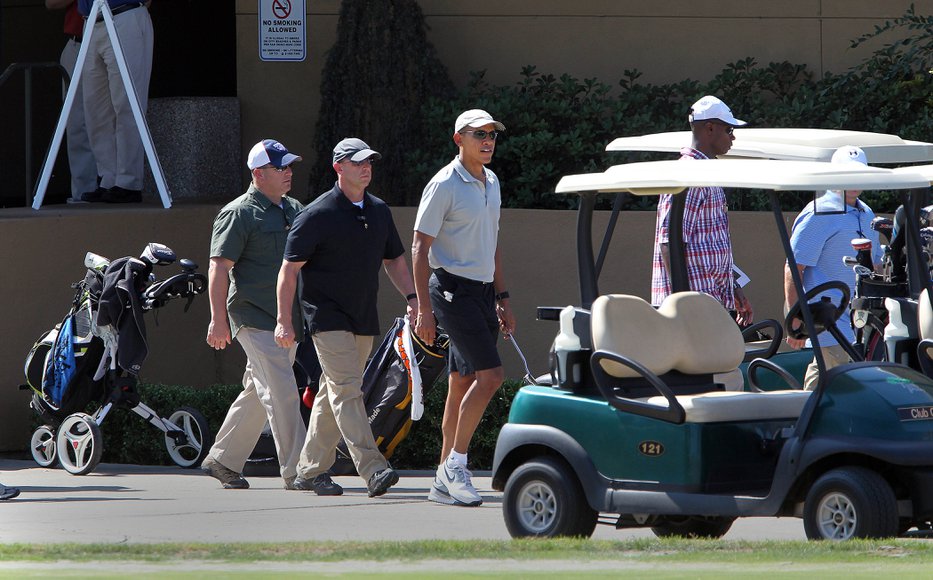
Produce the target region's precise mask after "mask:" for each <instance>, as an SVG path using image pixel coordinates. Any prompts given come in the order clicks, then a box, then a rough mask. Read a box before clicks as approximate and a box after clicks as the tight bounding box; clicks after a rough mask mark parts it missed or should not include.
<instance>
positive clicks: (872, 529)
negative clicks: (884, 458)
mask: <svg viewBox="0 0 933 580" xmlns="http://www.w3.org/2000/svg"><path fill="white" fill-rule="evenodd" d="M803 511H804V513H803V527H804V530H805V531H806V534H807V538H809V539H811V540H849V539H852V538H893V537H895V536H897V533H898V531H899V528H900V518H899V517H898V513H897V498H896V497H895V495H894V490H893V489H891V486H890V485H889V484H888V482H887V481H885V479H884V478H883V477H881V475H879V474H878V473H876V472H874V471H872V470H870V469H866V468H864V467H843V468H839V469H834V470H832V471H829V472H827V473H825V474H823V475H822V476H821V477H820V478H819V479H817V480H816V483H814V484H813V487H811V488H810V491H809V492H808V493H807V499H806V501H805V502H804V508H803Z"/></svg>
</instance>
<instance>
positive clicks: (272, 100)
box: [236, 0, 933, 188]
mask: <svg viewBox="0 0 933 580" xmlns="http://www.w3.org/2000/svg"><path fill="white" fill-rule="evenodd" d="M419 3H420V5H421V7H422V10H423V12H424V14H425V18H426V21H427V24H428V27H429V30H428V39H429V40H430V41H431V42H432V43H433V44H434V47H435V48H436V49H437V52H438V55H439V57H440V59H441V61H442V62H443V63H444V64H445V65H446V66H447V69H448V72H449V74H450V77H451V79H452V80H453V81H454V83H455V84H457V85H459V86H463V85H464V84H465V83H466V82H467V80H468V79H469V73H470V72H471V71H480V70H485V71H486V78H487V79H488V80H489V81H490V82H491V83H497V84H498V83H512V82H514V81H516V80H517V79H518V77H519V73H520V71H521V69H522V67H523V66H525V65H535V66H537V69H538V71H540V72H544V73H554V74H562V73H570V74H573V75H574V76H576V77H579V78H589V77H594V78H597V79H599V80H600V81H602V82H605V83H607V84H609V85H611V86H616V85H617V83H618V81H619V79H621V78H622V75H623V72H624V71H625V70H626V69H637V70H639V71H640V72H641V73H642V77H641V80H642V81H643V82H647V83H668V82H677V81H680V80H683V79H686V78H691V79H697V80H701V81H704V80H708V79H710V78H711V77H712V76H714V75H715V74H717V73H718V72H720V71H721V70H722V69H723V68H724V67H725V66H726V65H727V64H729V63H732V62H735V61H738V60H740V59H744V58H745V57H749V56H750V57H753V58H755V59H756V60H757V61H758V63H759V64H761V65H766V64H767V63H769V62H780V61H789V62H791V63H794V64H805V65H807V67H808V68H809V70H810V71H812V72H813V74H814V75H816V76H821V75H823V74H824V73H825V72H840V71H843V70H845V69H847V68H849V67H850V66H852V65H854V64H857V63H858V62H860V61H861V60H862V59H864V58H865V57H866V56H868V55H870V54H871V52H872V50H873V49H874V48H877V45H873V44H867V45H865V46H863V47H859V48H858V49H851V48H849V45H850V41H851V40H852V39H854V38H856V37H858V36H860V35H862V34H865V33H867V32H869V31H871V30H873V29H874V27H875V26H876V25H878V24H880V23H882V22H883V21H884V20H886V19H891V18H896V17H898V16H900V15H902V14H903V13H904V11H905V10H906V9H907V8H908V7H909V6H910V4H911V3H913V4H915V6H916V9H917V12H918V13H920V14H930V13H931V12H933V0H886V1H884V2H878V1H877V0H784V1H782V2H748V1H746V0H711V1H708V2H697V1H696V0H665V1H663V2H645V1H644V0H578V1H573V2H571V1H569V0H507V1H502V0H472V1H470V2H453V1H450V0H420V2H419ZM306 6H307V31H308V38H307V59H306V60H305V61H304V62H300V63H280V62H261V61H260V60H259V49H258V22H257V19H258V14H257V2H256V1H255V0H237V3H236V9H237V38H238V40H237V66H238V78H237V82H238V94H239V97H240V100H241V103H242V115H243V116H242V122H243V139H242V146H243V155H244V158H245V155H246V152H247V151H248V150H249V148H250V146H252V144H253V143H256V142H257V141H259V140H260V139H261V138H263V137H266V136H275V137H276V138H278V139H280V140H281V141H282V142H283V143H285V144H286V145H287V146H288V147H289V148H292V149H295V150H297V151H299V152H304V153H308V154H310V153H311V152H312V143H313V133H314V127H315V123H316V119H317V114H318V110H319V108H320V79H321V69H322V67H323V64H324V61H325V60H324V59H325V56H326V53H327V51H328V50H329V49H330V48H331V46H333V44H334V41H335V40H336V36H337V30H336V28H337V20H338V14H339V9H340V2H339V0H306ZM698 97H699V95H698ZM723 98H724V99H725V100H726V101H727V102H728V95H723ZM504 121H505V122H506V124H508V120H507V119H504ZM509 128H510V130H512V132H515V131H520V127H513V126H511V125H510V126H509ZM620 136H621V135H620ZM361 137H363V138H365V135H361ZM604 145H605V144H604V143H594V144H593V146H594V147H599V148H602V147H603V146H604ZM244 179H245V178H244ZM307 180H308V166H307V165H306V166H305V167H301V168H299V169H298V170H296V172H295V183H296V184H297V185H296V188H300V187H301V185H300V184H305V183H307Z"/></svg>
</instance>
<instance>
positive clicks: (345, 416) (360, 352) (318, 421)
mask: <svg viewBox="0 0 933 580" xmlns="http://www.w3.org/2000/svg"><path fill="white" fill-rule="evenodd" d="M313 338H314V348H315V349H316V350H317V354H318V358H319V359H320V361H321V369H322V371H323V372H322V374H321V381H320V388H319V389H318V393H317V396H316V397H315V398H314V407H313V408H312V409H311V420H310V422H309V423H308V435H307V437H306V438H305V445H304V448H303V449H302V450H301V459H300V460H299V462H298V476H299V477H300V478H301V479H306V480H307V479H314V478H315V477H317V476H318V475H320V474H322V473H324V472H325V471H327V470H328V469H330V467H331V466H332V465H333V464H334V460H335V459H336V457H337V444H338V443H340V438H341V437H343V440H344V441H345V442H346V443H347V449H348V450H349V451H350V457H351V459H353V465H355V466H356V471H357V473H359V474H360V476H361V477H362V478H363V479H364V480H365V481H369V478H370V477H372V475H373V474H374V473H376V472H377V471H381V470H383V469H385V468H386V467H388V463H387V462H386V460H385V458H384V457H383V456H382V453H380V452H379V448H378V447H377V446H376V440H375V439H374V438H373V432H372V429H371V428H370V426H369V419H368V417H367V416H366V406H365V405H364V404H363V393H362V391H361V390H360V389H361V387H362V384H363V369H364V368H365V366H366V358H367V357H368V356H369V352H370V350H372V346H373V337H371V336H357V335H354V334H353V333H350V332H345V331H330V332H318V333H316V334H315V335H314V337H313Z"/></svg>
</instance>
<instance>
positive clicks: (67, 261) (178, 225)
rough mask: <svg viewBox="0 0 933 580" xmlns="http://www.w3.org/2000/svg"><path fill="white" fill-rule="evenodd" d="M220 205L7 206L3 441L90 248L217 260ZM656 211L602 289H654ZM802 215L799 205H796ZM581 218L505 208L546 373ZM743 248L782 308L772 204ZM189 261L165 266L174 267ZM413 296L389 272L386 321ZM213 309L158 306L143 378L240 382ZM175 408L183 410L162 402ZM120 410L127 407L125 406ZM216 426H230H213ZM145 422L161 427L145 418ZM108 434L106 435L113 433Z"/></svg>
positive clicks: (765, 293)
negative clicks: (34, 356)
mask: <svg viewBox="0 0 933 580" xmlns="http://www.w3.org/2000/svg"><path fill="white" fill-rule="evenodd" d="M219 209H220V206H219V205H187V204H180V205H176V206H175V207H173V208H172V209H169V210H164V209H160V208H157V207H144V208H134V209H125V208H111V207H102V206H97V205H95V206H93V207H88V206H85V207H75V206H49V207H46V208H43V209H42V210H41V211H39V212H35V211H33V210H30V209H7V210H3V212H0V264H3V268H4V275H3V276H2V277H0V296H3V297H4V301H5V307H4V315H3V316H2V317H0V336H2V337H3V348H2V349H0V377H3V389H5V394H4V395H3V405H0V452H3V451H22V450H25V449H26V448H27V446H28V442H29V436H30V434H31V425H32V422H33V413H32V411H31V410H30V409H29V406H28V405H29V398H30V396H31V391H19V390H17V388H16V387H17V385H19V384H22V383H24V382H25V379H24V377H23V363H24V360H25V358H26V354H27V353H28V352H29V349H30V348H31V347H32V345H33V343H34V341H35V340H36V339H37V338H38V337H39V336H40V335H41V334H42V333H44V332H45V331H46V330H48V329H49V328H51V327H52V326H54V325H55V324H56V323H58V322H60V321H61V319H62V318H63V317H64V316H65V314H66V313H67V311H68V308H69V306H70V304H71V300H72V298H73V296H74V291H73V290H72V289H71V287H70V285H71V283H72V282H76V281H78V280H80V279H82V278H83V277H84V272H85V269H84V266H83V263H84V255H85V253H86V252H87V251H93V252H95V253H98V254H101V255H103V256H107V257H109V258H118V257H121V256H125V255H138V253H139V252H140V251H141V250H142V249H143V247H144V246H145V244H146V243H147V242H151V241H155V242H161V243H164V244H166V245H168V246H169V247H171V248H172V249H173V250H175V252H176V253H177V254H178V256H179V257H187V258H191V259H193V260H194V261H195V262H197V263H198V264H199V265H200V266H201V270H202V271H205V272H206V270H207V263H208V250H209V245H210V232H211V224H212V223H213V220H214V216H215V215H216V213H217V211H218V210H219ZM393 213H394V215H395V221H396V225H397V227H398V229H399V232H400V233H401V235H402V241H403V243H404V244H405V246H406V247H409V248H410V247H411V236H412V226H413V225H414V219H415V208H395V209H394V210H393ZM608 214H609V212H605V211H603V212H597V214H596V216H595V220H594V230H595V232H596V235H595V243H596V244H597V247H598V244H599V243H600V240H601V238H602V231H603V229H604V228H605V225H606V223H607V220H608ZM654 216H655V214H654V212H630V213H624V214H623V215H622V216H621V218H620V221H619V224H618V227H617V229H616V236H615V238H614V240H613V244H612V247H611V249H610V252H609V255H608V257H607V260H606V265H605V267H604V272H603V276H602V279H601V284H600V291H601V292H602V293H610V292H621V293H628V294H635V295H638V296H642V297H644V298H648V297H649V292H650V281H651V251H652V245H653V240H654ZM786 218H787V219H788V220H792V219H793V216H792V215H788V216H786ZM576 219H577V214H576V212H573V211H555V210H509V209H507V210H504V211H503V214H502V221H501V235H500V240H501V244H502V252H503V258H504V260H503V263H504V264H505V274H506V279H507V281H508V286H509V291H510V292H511V294H512V305H513V309H514V311H515V314H516V317H517V329H516V337H517V339H518V343H519V345H520V346H521V348H522V350H523V351H524V353H525V355H526V356H527V358H528V363H529V365H530V366H531V370H532V372H533V373H534V374H535V375H538V374H542V373H545V372H547V370H548V367H547V353H548V350H549V348H550V344H551V341H552V340H553V338H554V335H555V334H556V333H557V326H556V323H554V322H541V321H537V320H535V316H536V308H537V307H538V306H566V305H568V304H579V301H580V300H579V295H580V289H579V282H578V276H577V269H576V268H577V266H576ZM731 223H732V235H733V239H734V240H735V241H734V244H735V259H736V263H738V264H739V265H740V266H741V267H742V268H743V269H744V270H745V271H746V272H747V273H748V274H749V276H750V277H751V279H752V282H751V284H750V285H749V286H748V288H747V294H748V296H749V298H750V300H751V301H752V303H753V305H754V307H755V312H756V318H759V319H760V318H769V317H771V318H773V317H777V316H780V314H781V312H780V310H781V303H782V300H783V297H782V294H781V292H782V290H781V271H782V265H783V259H784V258H783V254H782V253H781V251H780V245H779V243H778V240H777V235H776V231H775V226H774V220H773V217H772V216H771V215H770V214H769V213H742V212H733V213H732V214H731ZM177 271H178V268H177V266H166V267H164V268H158V269H157V270H156V274H157V275H159V276H160V277H164V276H167V275H170V274H173V273H175V272H177ZM404 308H405V305H404V299H403V298H402V297H401V296H399V295H398V292H396V291H395V289H394V287H393V286H392V284H391V283H390V282H389V280H388V279H387V278H386V277H385V276H383V279H382V283H381V292H380V297H379V312H380V314H381V318H382V328H383V330H385V329H387V328H388V326H389V324H390V323H391V321H392V319H394V318H395V317H396V316H401V315H403V314H404ZM209 320H210V310H209V308H208V300H207V296H206V295H202V296H199V297H198V298H197V299H195V301H194V303H193V304H192V306H191V309H190V311H189V312H188V313H183V304H182V302H181V301H178V302H175V303H171V304H169V305H168V306H166V307H165V308H163V309H161V310H160V311H158V312H152V313H149V314H147V315H146V326H147V330H148V338H149V347H150V352H149V357H148V358H147V360H146V362H145V364H144V365H143V369H142V374H141V376H142V380H143V381H145V382H152V383H164V384H170V385H190V386H192V387H200V386H206V385H210V384H215V383H227V384H232V383H238V382H239V381H240V377H241V376H242V373H243V365H244V364H245V358H244V356H243V354H242V350H241V349H240V347H239V345H238V344H234V345H233V346H232V347H230V348H227V349H226V350H224V351H219V352H218V351H214V350H212V349H211V348H209V347H208V346H207V345H206V343H205V342H204V337H205V336H206V332H207V323H208V321H209ZM499 352H500V353H501V354H502V358H503V363H504V365H505V369H506V375H507V376H508V377H511V378H520V377H522V376H523V375H524V370H523V368H522V366H521V361H520V359H519V358H518V356H517V355H516V353H515V351H514V350H513V348H512V347H511V346H510V345H508V344H507V343H505V342H500V347H499ZM157 411H159V412H162V413H169V412H171V411H172V409H157ZM116 412H126V411H122V410H118V411H116ZM212 427H213V428H214V429H216V428H217V427H219V425H213V426H212ZM139 428H140V429H150V430H151V431H152V436H153V437H156V436H157V435H158V436H161V435H159V434H158V433H157V432H156V430H155V429H152V428H150V427H148V426H146V425H145V424H143V422H142V421H141V420H140V423H139ZM105 445H106V442H105Z"/></svg>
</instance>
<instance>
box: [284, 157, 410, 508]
mask: <svg viewBox="0 0 933 580" xmlns="http://www.w3.org/2000/svg"><path fill="white" fill-rule="evenodd" d="M380 157H381V155H380V154H379V153H377V152H376V151H373V150H372V149H370V148H369V146H368V145H367V144H366V143H364V142H363V141H361V140H360V139H355V138H348V139H344V140H343V141H341V142H340V143H338V144H337V146H336V147H335V148H334V156H333V167H334V171H336V172H337V183H336V185H335V186H334V188H333V189H331V190H330V191H329V192H327V193H325V194H323V195H321V196H320V197H318V198H317V199H316V200H314V201H313V202H311V204H309V205H308V207H306V208H305V210H304V211H302V212H301V214H300V215H299V216H298V218H297V219H296V220H295V223H294V225H293V227H292V229H291V231H290V232H289V234H288V241H287V243H286V245H285V259H284V261H283V262H282V268H281V270H280V271H279V280H278V287H277V292H278V306H279V309H278V324H277V325H276V327H275V339H276V342H277V343H278V344H279V346H282V347H285V348H294V344H295V343H294V337H295V330H294V329H295V328H296V327H300V325H299V324H296V321H295V320H294V318H293V316H292V313H291V308H290V305H291V304H292V302H293V301H294V298H295V293H296V288H297V282H298V275H299V272H300V274H301V281H302V291H301V300H300V302H301V310H302V314H303V316H304V319H305V322H306V324H307V326H308V328H309V329H310V331H311V337H312V339H313V340H314V348H315V349H316V350H317V353H318V358H319V359H320V362H321V369H322V371H323V372H322V375H321V381H320V388H319V390H318V393H317V396H316V397H315V399H314V405H313V407H312V410H311V418H310V421H309V425H308V434H307V437H306V439H305V444H304V449H302V451H301V458H300V460H299V462H298V479H296V480H295V487H296V488H297V489H306V490H310V491H314V492H315V493H316V494H318V495H341V494H342V493H343V488H341V487H340V486H339V485H338V484H336V483H335V482H334V481H333V480H332V479H331V478H330V476H329V475H328V474H327V470H328V469H330V467H331V466H332V465H333V463H334V460H335V459H336V448H337V444H338V443H339V442H340V439H341V437H343V440H344V441H345V442H346V443H347V448H348V449H349V451H350V457H351V458H352V459H353V464H354V465H355V466H356V470H357V473H359V474H360V476H361V477H362V478H363V480H364V481H365V482H366V486H367V489H368V491H369V496H370V497H376V496H380V495H382V494H384V493H385V492H386V491H388V489H389V488H390V487H391V486H393V485H395V484H396V483H397V482H398V474H397V473H396V472H395V471H394V470H393V469H392V468H391V467H389V464H388V462H387V461H386V459H385V457H383V456H382V453H380V452H379V448H378V447H377V446H376V441H375V439H374V438H373V432H372V429H371V428H370V426H369V419H368V418H367V416H366V407H365V405H364V404H363V395H362V391H361V388H362V383H363V379H362V377H363V369H364V367H365V365H366V359H367V358H368V356H369V353H370V350H371V349H372V343H373V337H374V336H377V335H380V334H381V333H380V331H379V316H378V313H377V312H376V295H377V293H378V290H379V268H380V266H382V267H383V268H384V269H385V271H386V274H388V276H389V279H390V280H391V281H392V283H393V284H394V285H395V287H396V288H397V289H398V291H399V292H400V293H401V294H402V296H405V300H406V301H407V302H408V314H409V316H410V317H411V319H412V320H414V318H415V316H416V314H417V312H416V309H417V306H416V301H415V299H416V295H415V286H414V283H413V282H412V278H411V272H410V271H409V269H408V263H407V262H406V260H405V248H404V247H403V246H402V241H401V239H400V238H399V235H398V231H397V230H396V229H395V223H394V222H393V220H392V213H391V212H390V211H389V206H387V205H386V204H385V202H383V201H382V200H381V199H379V198H378V197H375V196H373V195H372V194H370V193H368V192H367V191H366V187H367V186H368V185H369V183H370V181H371V179H372V166H373V161H374V160H376V159H379V158H380Z"/></svg>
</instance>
